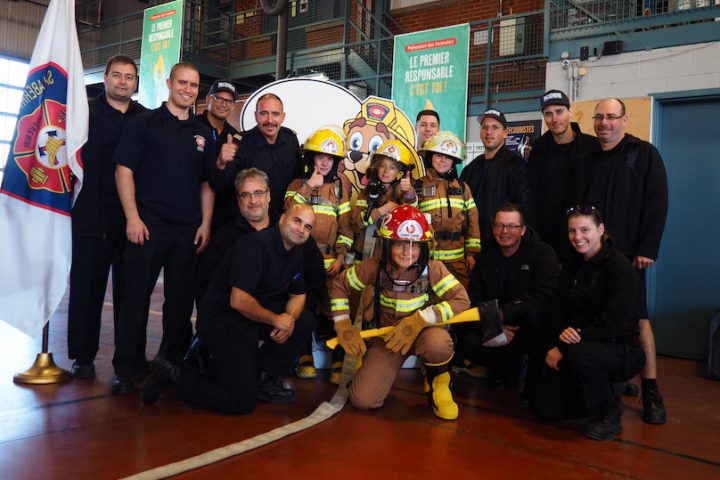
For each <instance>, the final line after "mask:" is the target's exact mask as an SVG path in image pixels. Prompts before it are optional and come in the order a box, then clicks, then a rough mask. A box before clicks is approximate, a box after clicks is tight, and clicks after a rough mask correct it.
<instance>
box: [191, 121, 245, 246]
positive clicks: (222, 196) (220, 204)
mask: <svg viewBox="0 0 720 480" xmlns="http://www.w3.org/2000/svg"><path fill="white" fill-rule="evenodd" d="M207 117H208V111H207V110H205V111H204V112H203V113H201V114H200V115H198V116H197V117H196V118H197V119H198V121H199V122H201V123H202V124H203V125H205V126H206V127H208V129H210V133H211V134H212V137H213V140H214V142H215V157H214V158H216V159H217V157H218V155H219V154H220V149H221V148H222V146H223V144H225V143H226V142H227V136H228V134H229V135H236V134H237V133H238V131H237V130H236V129H235V127H233V126H232V125H230V124H229V123H228V122H224V123H223V129H222V131H221V132H218V131H217V130H215V128H214V127H213V126H212V125H211V124H210V121H209V120H208V118H207ZM236 141H238V140H236ZM239 213H240V210H239V209H238V205H237V199H236V197H235V190H234V189H232V190H228V191H225V192H222V193H216V195H215V207H214V208H213V216H212V227H211V228H212V231H213V233H214V232H216V231H217V229H218V228H220V227H222V226H223V225H225V224H226V223H227V222H229V221H231V220H233V219H234V218H235V217H236V216H237V215H238V214H239Z"/></svg>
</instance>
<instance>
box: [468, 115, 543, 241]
mask: <svg viewBox="0 0 720 480" xmlns="http://www.w3.org/2000/svg"><path fill="white" fill-rule="evenodd" d="M506 138H507V120H506V119H505V115H504V114H503V113H502V112H500V111H498V110H494V109H491V110H487V111H486V112H485V113H483V115H482V117H480V140H482V143H483V145H484V146H485V153H483V154H482V155H480V156H478V157H476V158H475V159H473V161H472V162H470V164H469V165H468V166H466V167H465V168H463V171H462V174H461V175H460V178H461V179H462V180H463V181H465V182H466V183H467V184H468V185H470V190H471V191H472V194H473V198H474V199H475V205H477V208H478V214H479V215H480V234H481V236H482V244H485V243H490V242H492V241H493V236H492V227H491V224H492V222H493V218H494V217H495V212H496V211H497V209H498V207H500V205H502V204H503V203H506V202H511V203H515V204H518V205H520V208H521V209H522V211H523V213H527V209H528V195H529V193H528V167H527V163H526V162H525V160H523V159H522V158H521V157H520V156H519V155H517V154H515V153H512V152H511V151H510V150H508V148H507V147H506V146H505V139H506Z"/></svg>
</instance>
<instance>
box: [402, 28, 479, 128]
mask: <svg viewBox="0 0 720 480" xmlns="http://www.w3.org/2000/svg"><path fill="white" fill-rule="evenodd" d="M469 48H470V25H468V24H463V25H455V26H452V27H444V28H436V29H433V30H425V31H422V32H414V33H408V34H405V35H397V36H396V37H395V50H394V54H393V76H392V99H393V100H394V101H395V104H396V105H397V106H398V107H399V108H400V109H401V110H403V111H404V112H406V113H407V114H408V116H410V117H411V119H412V120H413V121H414V120H415V116H416V115H417V113H418V112H419V111H420V110H425V109H431V110H435V111H436V112H438V113H439V114H440V130H449V131H451V132H453V133H454V134H456V135H457V136H459V137H460V138H461V139H463V140H464V139H465V117H466V116H467V79H468V52H469Z"/></svg>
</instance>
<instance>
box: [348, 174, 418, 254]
mask: <svg viewBox="0 0 720 480" xmlns="http://www.w3.org/2000/svg"><path fill="white" fill-rule="evenodd" d="M411 191H412V189H411ZM412 195H413V196H412V198H408V199H406V198H405V195H404V192H403V191H402V189H401V188H400V184H399V183H396V184H395V185H393V186H392V187H391V188H388V189H387V191H386V192H385V193H383V194H382V195H380V198H378V200H377V203H376V204H375V205H370V202H369V201H368V195H367V191H366V190H363V191H362V192H360V193H359V194H358V197H357V200H356V201H355V205H354V206H353V208H352V222H353V225H354V226H355V227H356V228H357V229H358V231H359V233H358V235H357V236H356V237H355V246H354V250H355V252H356V253H357V254H358V255H359V258H363V257H362V253H363V248H364V246H365V236H366V231H367V229H368V228H372V229H373V230H372V231H376V230H377V227H378V226H379V224H380V220H381V219H382V217H383V215H382V214H381V213H380V210H379V208H380V207H382V206H383V205H385V204H386V203H388V202H389V201H391V200H392V201H393V202H395V203H397V204H398V205H412V206H413V207H417V197H416V196H415V192H413V193H412ZM368 208H370V214H368V213H367V212H368ZM373 237H374V238H375V249H374V251H375V254H374V255H373V256H378V255H379V252H380V239H379V238H378V237H377V236H376V235H373Z"/></svg>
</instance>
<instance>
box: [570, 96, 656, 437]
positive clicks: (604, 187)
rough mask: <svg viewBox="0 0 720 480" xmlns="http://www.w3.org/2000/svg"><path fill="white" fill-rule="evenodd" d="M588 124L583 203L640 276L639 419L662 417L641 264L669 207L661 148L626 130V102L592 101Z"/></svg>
mask: <svg viewBox="0 0 720 480" xmlns="http://www.w3.org/2000/svg"><path fill="white" fill-rule="evenodd" d="M593 126H594V128H595V134H596V135H597V138H598V145H599V148H597V149H596V150H595V151H594V152H593V154H592V155H591V157H590V158H589V160H588V162H587V163H588V164H587V166H586V175H585V176H584V178H581V180H580V181H581V184H580V188H581V191H583V192H584V203H585V204H586V205H593V206H595V207H596V208H597V209H598V210H599V212H600V214H601V215H602V218H604V219H605V229H606V231H607V232H608V233H609V234H610V236H611V237H612V239H613V245H614V247H615V248H616V249H617V250H619V251H620V252H622V253H623V254H624V255H625V256H627V257H628V259H629V260H630V261H631V262H632V263H633V265H634V266H635V268H636V269H637V271H638V274H639V277H640V286H641V288H640V289H639V290H640V292H639V293H640V295H639V298H638V310H639V312H640V324H639V327H640V343H641V345H642V349H643V352H644V353H645V357H646V363H645V367H643V369H642V371H641V372H640V377H641V378H642V398H643V420H644V421H645V422H646V423H651V424H656V425H660V424H663V423H665V422H666V419H667V418H666V417H667V416H666V412H665V405H664V402H663V399H662V396H661V395H660V392H659V389H658V386H657V360H656V357H655V336H654V334H653V331H652V327H651V326H650V321H649V320H648V309H647V300H646V289H645V273H646V272H645V270H646V269H647V268H649V267H651V266H652V265H653V264H654V263H655V260H656V259H657V257H658V252H659V250H660V240H661V238H662V234H663V230H664V229H665V220H666V218H667V210H668V186H667V176H666V174H665V166H664V164H663V160H662V157H661V156H660V152H658V151H657V149H656V148H655V147H654V146H653V145H651V144H650V143H648V142H646V141H643V140H640V139H639V138H637V137H634V136H633V135H630V134H627V133H625V127H626V126H627V112H626V111H625V104H624V103H623V102H622V101H621V100H619V99H616V98H606V99H604V100H602V101H601V102H600V103H598V104H597V106H596V107H595V115H594V116H593Z"/></svg>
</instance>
